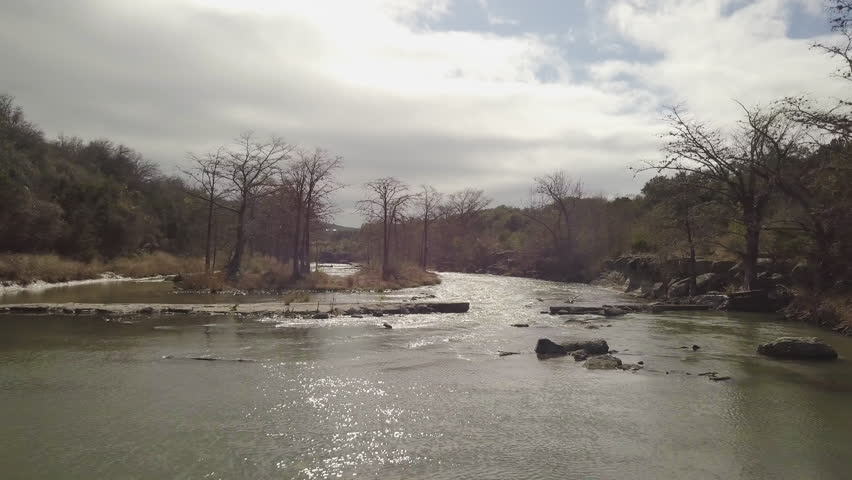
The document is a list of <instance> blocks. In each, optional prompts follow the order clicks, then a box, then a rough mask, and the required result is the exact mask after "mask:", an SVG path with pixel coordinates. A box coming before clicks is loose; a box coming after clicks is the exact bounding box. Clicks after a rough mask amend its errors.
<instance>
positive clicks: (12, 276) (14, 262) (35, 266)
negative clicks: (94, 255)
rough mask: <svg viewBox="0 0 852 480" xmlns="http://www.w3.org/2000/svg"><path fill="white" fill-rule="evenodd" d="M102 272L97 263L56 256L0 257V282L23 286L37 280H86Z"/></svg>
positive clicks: (26, 255) (24, 255) (8, 255)
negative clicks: (4, 281)
mask: <svg viewBox="0 0 852 480" xmlns="http://www.w3.org/2000/svg"><path fill="white" fill-rule="evenodd" d="M104 271H105V270H104V268H103V265H102V264H100V263H98V262H93V263H84V262H78V261H76V260H69V259H66V258H62V257H60V256H58V255H31V254H5V255H0V280H6V281H11V282H15V283H20V284H24V285H25V284H28V283H33V282H36V281H39V280H41V281H44V282H51V283H55V282H69V281H72V280H87V279H90V278H96V277H97V276H98V274H99V273H102V272H104Z"/></svg>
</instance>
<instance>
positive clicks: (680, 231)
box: [642, 172, 717, 296]
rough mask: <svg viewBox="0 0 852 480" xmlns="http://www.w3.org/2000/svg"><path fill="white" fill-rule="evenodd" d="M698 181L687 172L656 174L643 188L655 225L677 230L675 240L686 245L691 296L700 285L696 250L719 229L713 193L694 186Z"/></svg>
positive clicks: (673, 230)
mask: <svg viewBox="0 0 852 480" xmlns="http://www.w3.org/2000/svg"><path fill="white" fill-rule="evenodd" d="M694 183H695V181H693V180H691V179H690V178H689V175H687V174H686V173H685V172H678V173H677V174H675V175H673V176H671V177H665V176H657V177H654V178H652V179H650V180H648V182H647V183H646V184H645V186H644V187H643V188H642V194H643V195H644V196H645V200H646V201H647V202H648V203H649V204H650V205H651V206H653V210H652V213H653V215H652V216H651V220H652V221H653V222H654V224H655V227H656V226H658V227H659V228H661V229H662V230H665V231H669V232H675V233H676V235H675V238H674V239H673V240H675V241H674V242H673V243H674V244H675V245H677V244H682V245H685V247H686V251H687V265H686V266H687V274H688V278H689V296H694V295H695V294H696V288H697V285H696V280H695V279H696V265H695V264H696V250H697V249H698V248H699V247H702V246H704V245H706V243H707V241H708V239H709V238H710V237H711V235H712V234H713V233H714V229H717V226H716V223H717V222H716V221H715V219H716V216H715V215H713V213H714V212H712V210H711V206H712V205H713V200H714V199H713V194H712V192H708V191H705V190H702V189H697V188H695V187H693V186H692V185H693V184H694Z"/></svg>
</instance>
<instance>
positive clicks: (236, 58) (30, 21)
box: [0, 0, 839, 224]
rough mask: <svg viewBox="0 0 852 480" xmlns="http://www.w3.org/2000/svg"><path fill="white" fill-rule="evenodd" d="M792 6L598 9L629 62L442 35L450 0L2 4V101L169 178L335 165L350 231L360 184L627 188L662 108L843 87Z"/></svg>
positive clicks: (553, 40) (515, 191) (455, 33)
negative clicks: (265, 154) (281, 151)
mask: <svg viewBox="0 0 852 480" xmlns="http://www.w3.org/2000/svg"><path fill="white" fill-rule="evenodd" d="M711 3H712V5H713V6H714V8H710V7H708V6H707V5H708V4H711ZM792 3H793V2H781V1H780V0H777V1H770V0H760V1H758V2H756V3H754V4H751V3H750V4H747V5H745V6H739V8H737V9H735V10H734V11H733V13H731V14H729V15H724V14H722V13H721V12H722V11H723V10H724V8H728V7H729V6H731V5H732V3H731V2H729V1H721V0H718V1H715V2H683V1H674V0H673V1H651V0H646V1H638V0H637V1H626V0H624V1H617V0H608V1H606V2H599V3H598V2H596V3H595V5H596V6H595V7H594V8H590V9H589V12H590V13H589V14H590V15H595V16H596V17H595V19H593V21H594V24H595V25H600V27H601V29H602V31H601V32H598V33H599V35H598V37H599V38H601V39H603V40H602V43H601V45H617V46H618V49H619V50H620V51H619V52H618V55H619V58H620V60H617V61H616V60H611V59H610V58H609V55H611V53H607V51H606V49H605V48H603V47H601V51H600V52H599V55H600V56H599V57H598V58H595V59H593V60H591V61H589V62H587V63H583V64H577V63H576V62H574V63H572V62H570V61H569V60H567V58H568V56H567V55H566V52H565V51H563V50H562V48H563V46H562V45H561V41H560V38H561V36H559V35H552V34H547V35H544V34H539V33H537V32H536V31H535V28H534V25H532V26H531V27H530V28H528V29H527V28H525V30H524V32H525V33H523V32H519V33H513V34H508V33H505V32H503V33H501V34H497V33H494V32H482V31H459V30H442V29H440V28H439V27H437V26H436V25H438V24H439V23H440V20H441V19H442V18H444V17H445V16H447V15H448V14H449V12H450V11H451V7H452V3H451V1H450V0H413V1H411V0H362V1H358V2H350V1H347V0H315V1H312V2H295V1H274V0H245V1H241V2H232V1H226V0H204V1H202V0H172V1H165V0H151V1H149V2H113V1H107V0H69V1H66V2H55V3H53V2H51V4H50V5H47V4H46V3H45V2H17V1H14V0H0V41H2V43H3V45H4V48H3V49H0V62H2V63H0V64H2V65H3V66H4V68H3V69H2V71H0V90H5V91H8V93H11V94H13V95H15V96H16V97H17V99H18V101H19V102H20V103H21V104H22V105H23V106H24V107H25V109H26V111H27V112H28V114H29V115H30V117H31V118H32V119H33V120H34V121H36V122H38V123H39V124H40V125H41V126H42V127H43V128H44V129H45V131H46V132H47V133H48V134H51V135H55V134H57V133H59V132H64V133H65V134H68V135H79V136H82V137H84V138H99V137H106V138H110V139H114V140H117V141H120V142H124V143H126V144H128V145H130V146H132V147H134V148H136V149H138V150H140V151H141V152H142V153H143V154H145V155H146V156H147V157H149V158H151V159H153V160H155V161H157V162H159V163H161V164H162V165H164V168H166V169H167V170H168V169H170V168H172V167H173V166H174V165H176V164H180V163H181V162H183V161H184V159H185V153H186V152H187V151H204V150H207V149H211V148H213V147H215V146H217V145H220V144H222V143H225V142H228V141H229V139H231V138H233V137H234V136H235V135H237V134H238V133H239V132H240V131H242V130H245V129H253V130H255V131H257V132H258V133H276V134H280V135H283V136H284V137H286V138H287V139H289V140H291V141H293V142H296V143H299V144H302V145H319V146H323V147H325V148H328V149H329V150H331V151H332V152H334V153H337V154H342V155H343V156H344V157H345V162H346V164H345V170H344V173H343V176H344V181H345V182H346V183H349V184H350V185H353V186H352V187H351V188H349V189H347V190H345V191H343V192H342V193H341V194H340V197H339V198H338V201H339V202H340V204H341V206H342V207H343V209H344V211H345V213H344V215H343V216H342V217H341V218H340V219H339V221H341V222H343V223H346V224H357V223H358V219H357V217H356V215H355V214H354V212H353V211H352V210H351V207H352V204H353V203H354V201H355V200H357V199H358V198H360V196H361V194H362V192H361V190H360V188H358V185H360V184H361V183H363V182H365V181H367V180H369V179H371V178H375V177H377V176H384V175H394V176H397V177H399V178H401V179H404V180H406V181H408V182H409V183H411V184H414V185H416V184H420V183H431V184H434V185H435V186H436V187H438V188H439V189H442V190H445V191H450V190H453V189H459V188H464V187H467V186H471V185H473V186H477V187H479V188H484V189H486V190H488V191H489V193H490V194H491V195H492V196H494V197H495V201H496V203H515V204H518V203H520V202H521V201H523V199H524V198H523V197H524V195H525V194H526V192H527V190H528V185H529V184H530V183H531V179H532V177H534V176H535V175H539V174H541V173H544V172H546V171H549V170H553V169H556V168H563V169H566V170H568V171H569V172H571V173H572V174H573V175H574V176H576V177H584V178H586V184H587V186H588V188H589V190H590V191H595V192H604V193H611V194H617V193H633V192H637V191H638V190H639V189H640V188H641V182H638V181H635V180H633V179H632V174H631V173H630V172H629V171H628V170H627V168H626V167H627V166H628V165H630V164H633V163H635V162H636V161H637V160H638V159H639V158H648V157H651V156H654V155H656V154H657V149H658V138H657V134H658V133H659V132H660V131H661V125H660V124H659V121H658V120H659V111H660V108H661V106H662V105H664V104H666V103H669V102H671V101H672V100H677V101H680V100H682V99H687V100H689V101H690V105H691V106H692V107H693V108H694V109H696V110H697V111H698V112H700V113H701V114H706V115H710V116H712V118H714V119H718V120H719V121H728V120H730V119H731V118H733V116H732V115H733V114H734V113H732V108H733V102H730V99H731V98H739V99H741V100H745V101H753V100H762V99H771V98H776V97H778V96H781V95H784V94H787V93H796V92H799V91H801V90H803V89H805V90H807V89H810V88H813V89H814V90H815V91H818V92H820V93H823V92H829V91H830V92H838V91H839V90H837V88H835V87H834V86H833V85H834V83H832V81H831V80H829V79H828V74H829V73H830V72H831V71H832V70H833V64H832V63H831V62H830V61H829V60H828V59H826V58H824V57H821V56H820V55H818V54H816V53H815V52H813V51H809V50H808V45H809V43H810V41H809V40H807V39H799V40H794V39H790V38H788V37H787V36H786V31H787V26H788V25H789V22H790V21H791V20H790V18H789V16H785V15H786V13H785V12H787V11H788V10H786V9H788V8H789V5H791V4H792ZM802 5H805V4H802ZM716 7H718V8H716ZM772 7H776V8H775V10H773V9H772ZM544 14H546V12H544ZM598 16H599V17H598ZM528 23H529V22H527V21H526V20H525V21H524V22H523V25H524V26H526V25H527V24H528ZM569 33H570V34H571V35H572V38H573V37H574V36H577V35H579V33H577V32H574V31H573V30H572V31H566V35H567V34H569ZM579 43H580V42H579V39H578V40H577V41H574V42H571V48H579V47H578V44H579ZM625 49H626V50H625ZM630 49H638V51H640V52H645V51H647V52H653V53H654V55H653V56H650V57H648V58H650V60H649V59H648V58H644V57H642V58H638V57H637V58H626V59H625V58H624V56H625V51H628V52H629V51H630ZM578 71H584V72H588V75H577V72H578ZM543 72H547V74H546V75H544V74H543ZM587 77H588V78H587ZM832 89H833V90H832ZM728 104H730V105H731V107H730V108H729V107H728V106H726V105H728Z"/></svg>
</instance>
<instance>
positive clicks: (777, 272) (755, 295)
mask: <svg viewBox="0 0 852 480" xmlns="http://www.w3.org/2000/svg"><path fill="white" fill-rule="evenodd" d="M757 266H758V272H759V273H758V277H757V281H758V283H757V288H756V289H754V290H749V291H737V288H738V287H739V286H740V285H741V282H742V273H743V272H742V266H741V264H739V263H737V262H733V261H727V260H720V261H711V260H706V259H699V260H697V261H696V263H695V273H696V278H695V286H696V294H697V295H694V296H689V280H690V279H689V275H688V272H687V260H686V259H668V260H661V259H659V258H657V257H654V256H648V255H638V256H624V257H620V258H618V259H615V260H609V261H606V262H604V265H603V272H602V273H601V275H600V277H599V278H598V279H597V280H595V281H594V282H592V283H593V284H594V285H598V286H603V287H607V288H613V289H616V290H619V291H622V292H625V293H630V294H633V295H636V296H639V297H642V298H647V299H654V300H658V301H661V302H664V303H666V304H681V305H709V306H710V307H711V308H713V309H718V310H730V311H741V312H765V313H774V312H777V313H781V314H783V315H784V317H785V318H787V319H788V320H793V321H801V322H805V323H810V324H814V325H817V326H820V327H823V328H827V329H831V330H834V331H836V332H839V333H842V334H846V335H852V318H850V316H851V315H852V313H850V307H852V298H850V296H849V295H848V294H825V295H821V296H818V297H813V296H807V295H801V294H800V295H796V294H795V292H797V291H807V286H808V282H809V281H810V279H811V278H812V276H811V273H812V272H811V271H810V269H809V267H808V265H807V264H805V263H799V264H795V265H794V264H792V263H790V262H784V261H774V260H772V259H769V258H761V259H760V260H759V261H758V265H757Z"/></svg>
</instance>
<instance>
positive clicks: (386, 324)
mask: <svg viewBox="0 0 852 480" xmlns="http://www.w3.org/2000/svg"><path fill="white" fill-rule="evenodd" d="M382 326H383V327H385V328H387V329H391V328H393V325H391V324H390V323H388V322H385V323H383V324H382Z"/></svg>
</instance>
